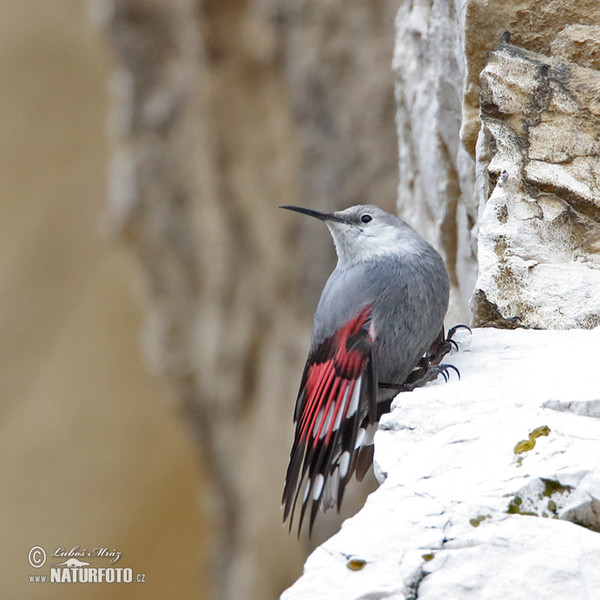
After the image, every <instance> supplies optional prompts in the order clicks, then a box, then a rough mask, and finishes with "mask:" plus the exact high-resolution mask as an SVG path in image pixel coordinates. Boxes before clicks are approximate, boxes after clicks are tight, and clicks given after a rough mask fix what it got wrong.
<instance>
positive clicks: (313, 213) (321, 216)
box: [279, 204, 345, 223]
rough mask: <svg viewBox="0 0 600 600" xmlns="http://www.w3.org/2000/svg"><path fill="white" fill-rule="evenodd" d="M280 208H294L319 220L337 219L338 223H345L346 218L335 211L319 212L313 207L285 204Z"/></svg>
mask: <svg viewBox="0 0 600 600" xmlns="http://www.w3.org/2000/svg"><path fill="white" fill-rule="evenodd" d="M279 208H285V209H286V210H293V211H296V212H299V213H302V214H303V215H308V216H309V217H314V218H315V219H319V221H336V222H338V223H345V221H344V219H342V218H341V217H338V216H337V215H335V214H333V213H324V212H319V211H318V210H312V208H304V207H302V206H290V205H289V204H284V205H283V206H280V207H279Z"/></svg>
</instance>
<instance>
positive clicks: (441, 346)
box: [427, 325, 471, 365]
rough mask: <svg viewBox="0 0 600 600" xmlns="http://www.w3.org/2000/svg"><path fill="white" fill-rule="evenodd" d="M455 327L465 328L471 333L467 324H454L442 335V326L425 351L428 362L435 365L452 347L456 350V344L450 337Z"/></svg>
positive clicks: (452, 335)
mask: <svg viewBox="0 0 600 600" xmlns="http://www.w3.org/2000/svg"><path fill="white" fill-rule="evenodd" d="M457 329H466V330H467V331H468V332H469V333H471V328H470V327H469V326H467V325H455V326H454V327H451V328H450V329H448V334H447V335H446V337H444V328H443V327H442V330H441V331H440V333H439V334H438V336H437V338H435V341H434V342H433V344H431V346H430V347H429V350H428V351H427V359H428V360H429V363H430V364H432V365H437V364H439V363H440V362H441V360H442V358H444V356H446V354H448V352H450V350H452V348H454V349H455V350H458V344H457V343H456V342H455V341H454V340H453V339H452V338H453V337H454V334H455V333H456V330H457Z"/></svg>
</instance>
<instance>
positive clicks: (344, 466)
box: [340, 450, 350, 478]
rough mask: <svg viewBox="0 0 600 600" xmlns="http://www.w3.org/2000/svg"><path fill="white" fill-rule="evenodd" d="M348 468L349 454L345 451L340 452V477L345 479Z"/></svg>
mask: <svg viewBox="0 0 600 600" xmlns="http://www.w3.org/2000/svg"><path fill="white" fill-rule="evenodd" d="M349 466H350V452H348V450H346V451H345V452H342V455H341V456H340V477H342V478H343V477H346V475H348V467H349Z"/></svg>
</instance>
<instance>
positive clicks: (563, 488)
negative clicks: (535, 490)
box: [540, 477, 573, 498]
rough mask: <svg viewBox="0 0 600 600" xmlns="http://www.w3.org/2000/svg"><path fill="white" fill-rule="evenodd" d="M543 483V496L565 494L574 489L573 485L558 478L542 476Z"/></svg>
mask: <svg viewBox="0 0 600 600" xmlns="http://www.w3.org/2000/svg"><path fill="white" fill-rule="evenodd" d="M540 479H541V480H542V483H543V484H544V491H543V492H542V494H541V496H542V497H544V496H545V497H546V498H550V497H551V496H552V495H554V494H564V493H565V492H570V491H571V490H572V489H573V486H572V485H563V484H562V483H561V482H560V481H557V480H556V479H544V478H543V477H540Z"/></svg>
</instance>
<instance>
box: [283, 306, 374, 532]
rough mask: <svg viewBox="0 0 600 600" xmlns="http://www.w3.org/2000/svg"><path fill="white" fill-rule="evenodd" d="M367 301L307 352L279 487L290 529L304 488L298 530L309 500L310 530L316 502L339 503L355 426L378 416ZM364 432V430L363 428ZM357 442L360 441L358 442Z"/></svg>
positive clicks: (352, 464)
mask: <svg viewBox="0 0 600 600" xmlns="http://www.w3.org/2000/svg"><path fill="white" fill-rule="evenodd" d="M371 310H372V307H371V306H367V307H365V308H364V309H363V310H362V311H361V312H360V313H359V314H358V315H356V317H354V318H353V319H352V320H350V321H349V322H348V323H347V324H346V325H344V326H343V327H340V328H339V329H338V330H337V331H336V332H335V333H334V334H333V335H332V336H331V337H329V338H327V339H326V340H323V341H322V342H321V343H320V344H319V345H318V346H317V347H316V348H314V349H313V351H312V352H311V353H310V355H309V357H308V361H307V363H306V367H305V368H304V375H303V377H302V383H301V386H300V391H299V393H298V400H297V401H296V409H295V414H294V420H295V422H296V434H295V438H294V445H293V447H292V451H291V453H290V463H289V466H288V470H287V475H286V480H285V487H284V490H283V499H282V502H283V506H284V520H286V519H287V518H288V517H290V529H291V527H292V520H293V515H294V510H295V507H296V502H297V500H298V497H299V495H300V491H301V490H302V489H303V495H302V510H301V514H300V521H299V525H298V532H300V528H301V527H302V521H303V520H304V514H305V512H306V508H307V506H308V505H309V504H311V511H310V513H311V514H310V529H311V530H312V526H313V523H314V520H315V517H316V514H317V510H318V507H319V505H321V506H322V507H323V509H324V510H326V509H327V508H330V507H332V506H337V508H338V510H339V507H340V505H341V502H342V498H343V495H344V490H345V487H346V484H347V483H348V481H349V480H350V478H351V477H352V475H353V473H354V472H355V470H356V460H357V455H358V454H359V450H360V447H361V440H360V439H357V438H358V437H360V438H362V437H363V436H362V434H361V435H359V434H358V432H359V425H363V424H364V423H363V421H365V417H366V416H367V415H368V418H367V422H369V423H373V422H375V419H376V407H375V402H376V390H377V382H376V380H375V375H374V368H373V363H372V359H371V356H372V349H373V342H374V339H373V330H372V328H371V327H370V320H369V319H370V315H371ZM361 432H362V430H361ZM357 442H358V443H357Z"/></svg>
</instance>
